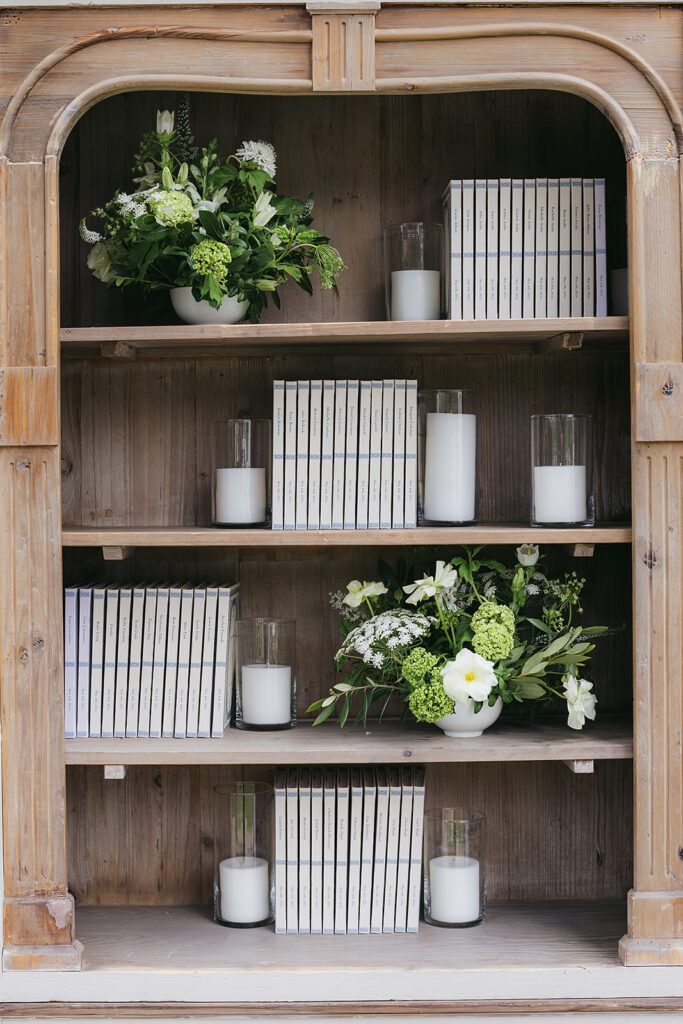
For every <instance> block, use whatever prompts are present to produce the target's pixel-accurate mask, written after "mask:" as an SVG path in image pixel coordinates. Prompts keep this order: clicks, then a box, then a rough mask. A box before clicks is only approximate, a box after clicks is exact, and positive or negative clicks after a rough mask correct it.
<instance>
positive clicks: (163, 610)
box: [149, 584, 171, 738]
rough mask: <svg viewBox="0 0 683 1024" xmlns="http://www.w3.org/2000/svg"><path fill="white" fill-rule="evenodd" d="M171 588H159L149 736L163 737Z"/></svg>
mask: <svg viewBox="0 0 683 1024" xmlns="http://www.w3.org/2000/svg"><path fill="white" fill-rule="evenodd" d="M170 593H171V588H170V586H169V585H168V584H162V585H161V586H159V587H157V618H156V626H155V634H154V664H153V666H152V699H151V702H150V711H149V735H150V736H152V737H155V738H156V737H158V736H161V725H162V714H163V706H164V676H165V671H166V646H167V644H166V641H167V637H168V602H169V598H170Z"/></svg>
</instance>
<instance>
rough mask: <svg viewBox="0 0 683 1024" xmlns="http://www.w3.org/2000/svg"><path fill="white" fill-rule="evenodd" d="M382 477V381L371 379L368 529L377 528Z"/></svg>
mask: <svg viewBox="0 0 683 1024" xmlns="http://www.w3.org/2000/svg"><path fill="white" fill-rule="evenodd" d="M381 479H382V381H381V380H373V381H372V388H371V399H370V483H369V490H368V529H369V530H379V492H380V485H381Z"/></svg>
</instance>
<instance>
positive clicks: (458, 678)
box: [441, 647, 496, 704]
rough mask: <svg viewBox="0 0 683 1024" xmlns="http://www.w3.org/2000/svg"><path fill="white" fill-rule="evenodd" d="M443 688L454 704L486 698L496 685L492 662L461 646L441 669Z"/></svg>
mask: <svg viewBox="0 0 683 1024" xmlns="http://www.w3.org/2000/svg"><path fill="white" fill-rule="evenodd" d="M441 678H442V679H443V688H444V691H445V692H446V694H447V695H448V696H449V697H450V698H451V700H453V701H455V703H456V704H466V703H467V701H468V700H469V698H470V697H471V698H472V700H481V701H485V700H488V696H489V694H490V692H491V690H492V689H493V687H494V686H495V685H496V674H495V672H494V671H493V662H492V661H487V660H486V658H482V657H481V655H479V654H475V653H474V651H470V650H468V648H467V647H463V648H462V650H461V651H458V653H457V655H456V657H455V660H454V661H448V662H446V664H445V665H444V667H443V668H442V669H441Z"/></svg>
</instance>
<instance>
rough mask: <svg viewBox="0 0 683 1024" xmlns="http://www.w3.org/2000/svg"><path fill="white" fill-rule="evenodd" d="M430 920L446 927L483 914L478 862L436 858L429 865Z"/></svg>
mask: <svg viewBox="0 0 683 1024" xmlns="http://www.w3.org/2000/svg"><path fill="white" fill-rule="evenodd" d="M429 903H430V911H429V912H430V917H431V918H432V919H433V920H434V921H442V922H443V923H444V924H468V923H469V922H470V921H478V920H479V916H480V914H481V907H480V898H479V861H478V860H475V859H474V858H473V857H448V856H446V857H434V858H432V860H430V862H429Z"/></svg>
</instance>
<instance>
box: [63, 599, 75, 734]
mask: <svg viewBox="0 0 683 1024" xmlns="http://www.w3.org/2000/svg"><path fill="white" fill-rule="evenodd" d="M77 705H78V587H66V588H65V590H64V735H65V736H66V737H67V738H69V739H70V738H72V737H74V736H75V735H76V708H77Z"/></svg>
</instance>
